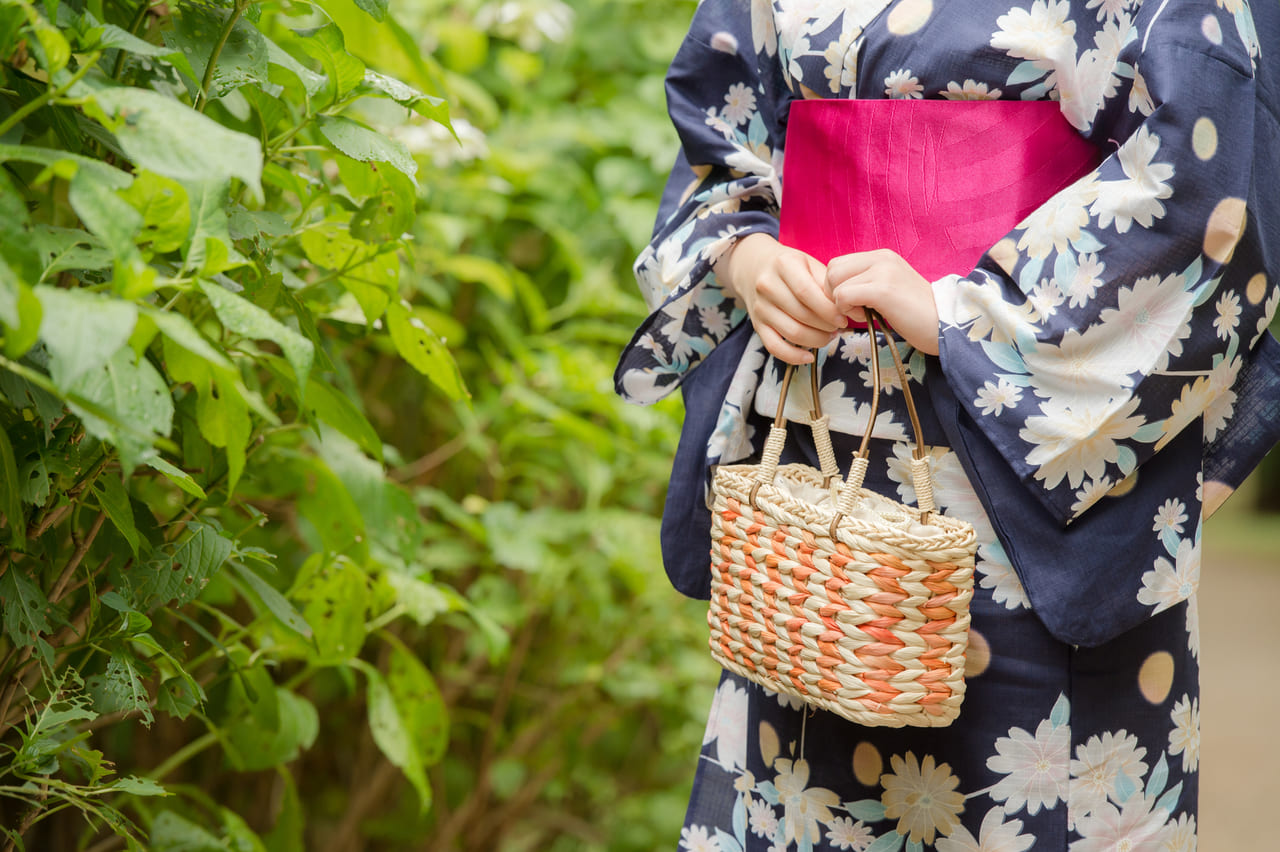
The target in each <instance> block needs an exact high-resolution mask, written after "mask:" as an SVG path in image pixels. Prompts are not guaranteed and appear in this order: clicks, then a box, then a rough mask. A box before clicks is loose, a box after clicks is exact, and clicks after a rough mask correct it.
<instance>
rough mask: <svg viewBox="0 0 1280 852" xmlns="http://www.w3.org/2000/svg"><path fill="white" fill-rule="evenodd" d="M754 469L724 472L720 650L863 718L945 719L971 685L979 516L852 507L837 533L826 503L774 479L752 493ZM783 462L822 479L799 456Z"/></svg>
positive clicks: (715, 550) (732, 664) (928, 723)
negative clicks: (974, 522) (792, 492)
mask: <svg viewBox="0 0 1280 852" xmlns="http://www.w3.org/2000/svg"><path fill="white" fill-rule="evenodd" d="M757 475H758V468H757V467H756V466H751V465H735V466H723V467H720V468H718V469H717V471H716V474H715V482H714V485H713V489H712V490H713V494H714V503H713V506H712V531H711V532H712V553H711V569H712V579H711V606H710V609H709V611H708V615H707V622H708V624H709V626H710V628H711V639H710V646H711V653H712V656H714V657H715V658H716V659H717V661H719V662H720V664H721V665H723V666H724V667H725V668H727V669H729V670H730V671H733V672H735V673H737V674H739V675H742V676H743V677H746V678H748V679H750V680H753V681H756V682H758V683H761V684H763V685H765V686H767V687H769V688H770V689H773V690H775V691H778V692H782V693H786V694H789V695H793V696H796V697H798V698H801V699H803V700H805V701H807V702H808V703H810V704H812V705H814V706H818V707H821V708H823V709H826V710H829V711H831V712H833V713H838V714H839V715H841V716H843V717H845V718H847V719H850V720H852V721H854V722H857V723H859V724H863V725H877V726H892V727H901V726H904V725H909V726H918V727H940V726H945V725H948V724H950V723H951V721H952V720H954V719H955V718H956V717H957V716H958V715H959V712H960V704H961V701H962V699H963V697H964V686H965V685H964V664H965V651H966V649H967V647H968V635H969V630H968V628H969V602H970V600H971V599H972V597H973V564H974V552H975V550H976V538H975V535H974V531H973V528H972V527H971V526H970V525H968V524H966V523H964V522H962V521H958V520H956V519H953V518H947V517H944V516H941V515H934V516H932V517H931V518H930V525H929V529H930V530H931V531H932V532H933V533H936V534H929V535H921V534H919V528H917V529H916V531H915V534H912V533H909V532H908V531H906V530H903V529H900V528H899V527H898V526H897V525H896V524H895V523H893V522H886V523H884V524H879V523H871V522H867V521H865V520H858V519H854V518H848V519H844V520H842V521H841V524H840V525H839V527H838V528H837V530H836V540H834V541H833V540H832V538H831V532H830V526H831V521H832V513H833V509H832V508H831V507H829V506H822V505H818V506H815V505H813V504H811V503H806V502H802V501H798V500H795V499H792V498H790V497H788V496H787V494H786V489H785V488H779V487H778V486H777V485H774V484H765V485H762V486H761V487H760V488H759V489H758V490H757V492H756V495H755V498H756V499H755V506H754V507H753V506H752V504H751V499H750V495H751V491H752V487H753V486H754V485H755V483H756V476H757ZM776 476H777V479H776V480H775V482H776V481H778V480H785V479H786V478H788V477H799V478H801V479H807V480H810V481H812V480H815V479H816V481H817V482H819V483H820V482H821V477H820V475H819V474H818V473H817V472H816V471H813V470H812V469H811V468H808V467H805V466H802V465H783V466H781V467H779V468H778V470H777V474H776ZM882 502H883V501H882ZM894 505H895V506H897V504H894ZM897 508H898V509H900V510H901V514H902V516H906V517H909V516H911V513H912V512H913V511H914V510H912V509H911V508H910V507H906V506H897ZM891 517H892V514H891Z"/></svg>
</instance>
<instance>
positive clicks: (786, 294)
mask: <svg viewBox="0 0 1280 852" xmlns="http://www.w3.org/2000/svg"><path fill="white" fill-rule="evenodd" d="M810 286H811V287H813V288H815V289H816V288H817V286H818V285H816V284H813V283H810ZM819 293H820V299H821V305H820V307H821V312H818V311H815V310H813V309H812V308H810V307H809V306H808V305H807V304H805V302H804V301H802V300H801V298H800V297H799V296H798V295H797V294H796V293H795V291H794V290H792V289H791V288H790V287H789V286H787V285H786V284H785V283H782V282H780V283H778V284H777V285H776V286H775V287H773V288H769V289H768V290H767V296H766V299H765V300H764V301H763V303H762V306H763V304H767V305H768V306H769V307H770V308H771V309H773V310H775V311H778V312H779V313H781V314H783V315H785V316H788V317H791V318H792V319H794V320H795V321H796V322H798V323H800V324H802V325H806V326H808V327H810V328H816V329H819V330H822V331H826V332H827V333H828V334H829V333H830V332H833V331H835V330H836V329H837V328H839V327H840V326H842V325H843V324H844V318H843V317H842V316H841V315H840V312H839V311H838V310H836V303H835V302H833V301H831V300H830V299H829V298H828V297H827V295H826V294H825V293H822V292H821V291H819Z"/></svg>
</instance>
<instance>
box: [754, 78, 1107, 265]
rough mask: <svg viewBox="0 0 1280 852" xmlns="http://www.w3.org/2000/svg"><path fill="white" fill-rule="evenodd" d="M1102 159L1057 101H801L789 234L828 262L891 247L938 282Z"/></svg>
mask: <svg viewBox="0 0 1280 852" xmlns="http://www.w3.org/2000/svg"><path fill="white" fill-rule="evenodd" d="M1100 160H1101V152H1099V150H1098V149H1097V148H1096V147H1094V145H1093V144H1092V143H1091V142H1089V141H1088V140H1086V139H1084V138H1083V137H1081V136H1080V135H1079V134H1078V133H1077V132H1076V131H1075V129H1074V128H1072V127H1071V125H1070V124H1068V123H1067V120H1066V119H1065V118H1063V116H1062V112H1061V110H1060V109H1059V107H1058V104H1057V103H1056V102H1054V101H945V100H938V101H935V100H929V101H924V100H801V101H795V102H793V103H792V105H791V113H790V118H789V121H788V127H787V144H786V155H785V160H784V161H783V172H782V182H783V191H782V210H781V218H782V221H781V233H780V235H779V240H780V241H781V242H782V243H783V244H784V245H788V246H792V247H795V248H799V249H801V250H803V251H805V252H808V253H809V254H811V255H813V256H814V257H816V258H817V259H818V260H820V261H822V262H823V263H827V262H829V261H830V260H831V259H832V258H834V257H837V256H839V255H842V254H848V253H849V252H854V251H869V250H872V249H878V248H888V249H893V250H894V251H896V252H898V253H899V254H900V255H902V256H903V257H904V258H906V260H907V261H908V262H909V263H910V264H911V265H912V266H913V267H915V269H916V270H917V271H918V272H919V273H920V274H921V275H923V276H924V277H925V278H928V279H929V280H931V281H932V280H936V279H938V278H941V277H943V276H945V275H948V274H951V273H956V274H959V275H967V274H968V273H969V272H970V271H972V269H973V268H974V266H975V265H976V264H977V262H978V260H979V259H980V258H981V257H982V255H983V253H985V252H986V251H987V250H988V249H989V248H991V246H992V245H994V244H995V243H996V242H997V241H998V240H1000V239H1001V238H1002V237H1004V236H1005V234H1007V233H1008V232H1009V231H1010V230H1012V229H1013V227H1014V226H1015V225H1017V224H1018V223H1019V222H1021V221H1022V220H1023V219H1024V218H1026V216H1027V215H1028V214H1029V213H1031V212H1032V211H1033V210H1035V209H1036V208H1037V207H1039V206H1040V205H1041V204H1042V203H1044V202H1045V201H1046V200H1048V199H1049V198H1050V197H1051V196H1052V195H1054V194H1055V193H1057V192H1058V191H1059V190H1061V189H1063V188H1065V187H1067V186H1069V185H1070V184H1071V183H1073V182H1074V181H1075V180H1077V179H1078V178H1080V177H1081V176H1083V175H1085V174H1087V173H1088V172H1089V171H1090V170H1091V169H1092V168H1094V167H1095V166H1096V165H1097V164H1098V162H1099V161H1100Z"/></svg>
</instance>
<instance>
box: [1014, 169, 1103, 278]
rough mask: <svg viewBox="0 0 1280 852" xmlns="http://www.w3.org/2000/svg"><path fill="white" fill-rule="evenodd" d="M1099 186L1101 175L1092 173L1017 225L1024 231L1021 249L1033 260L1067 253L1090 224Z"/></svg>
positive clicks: (1020, 244) (1020, 239) (1019, 243)
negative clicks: (1090, 215) (1055, 252)
mask: <svg viewBox="0 0 1280 852" xmlns="http://www.w3.org/2000/svg"><path fill="white" fill-rule="evenodd" d="M1099 187H1100V184H1099V181H1098V173H1097V172H1090V173H1089V174H1087V175H1085V176H1084V177H1082V178H1080V179H1079V180H1077V181H1076V182H1075V183H1073V184H1071V186H1068V187H1067V188H1066V189H1063V190H1062V191H1060V192H1058V194H1056V195H1054V196H1053V197H1052V198H1050V199H1049V200H1048V201H1046V202H1045V203H1044V204H1041V205H1040V206H1039V207H1037V208H1036V209H1035V210H1033V211H1032V212H1031V213H1030V215H1028V216H1027V218H1025V219H1023V220H1022V222H1021V223H1019V225H1018V228H1019V229H1020V230H1021V231H1022V232H1023V234H1022V236H1021V237H1019V238H1018V250H1019V251H1024V250H1025V251H1026V252H1027V254H1029V255H1030V256H1031V257H1033V258H1043V257H1048V256H1049V253H1050V252H1051V251H1059V252H1062V251H1066V249H1067V246H1069V245H1070V244H1071V243H1072V242H1074V241H1076V240H1078V239H1080V235H1081V234H1082V233H1083V232H1084V228H1085V226H1086V225H1088V224H1089V210H1088V207H1089V205H1090V204H1093V203H1094V202H1095V201H1096V200H1097V198H1098V192H1099Z"/></svg>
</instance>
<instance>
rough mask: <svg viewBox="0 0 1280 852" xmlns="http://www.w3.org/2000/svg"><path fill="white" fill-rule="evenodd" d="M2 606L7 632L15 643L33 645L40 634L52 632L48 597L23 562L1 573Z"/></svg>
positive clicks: (0, 600)
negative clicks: (25, 568) (22, 564)
mask: <svg viewBox="0 0 1280 852" xmlns="http://www.w3.org/2000/svg"><path fill="white" fill-rule="evenodd" d="M0 610H3V611H4V632H5V633H7V634H9V639H10V640H11V641H12V642H13V644H15V645H18V646H21V647H24V648H25V647H27V646H28V645H34V644H35V641H36V636H37V635H38V634H40V633H48V632H49V629H50V624H49V615H48V614H49V599H48V598H46V597H45V596H44V592H42V591H41V590H40V587H39V586H37V585H36V582H35V580H33V579H31V576H30V575H29V574H27V572H26V571H25V570H24V569H23V568H22V566H20V565H10V566H9V567H8V568H7V569H6V570H5V572H4V573H3V574H0Z"/></svg>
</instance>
